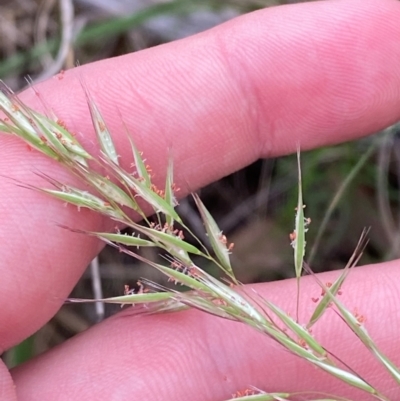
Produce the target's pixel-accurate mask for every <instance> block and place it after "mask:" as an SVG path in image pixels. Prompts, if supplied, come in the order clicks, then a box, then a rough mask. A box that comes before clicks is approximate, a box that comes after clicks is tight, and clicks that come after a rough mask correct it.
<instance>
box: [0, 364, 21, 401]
mask: <svg viewBox="0 0 400 401" xmlns="http://www.w3.org/2000/svg"><path fill="white" fill-rule="evenodd" d="M0 400H5V401H17V394H16V392H15V384H14V382H13V380H12V377H11V374H10V372H9V371H8V369H7V367H6V365H5V364H4V363H3V361H0Z"/></svg>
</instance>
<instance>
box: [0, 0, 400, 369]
mask: <svg viewBox="0 0 400 401" xmlns="http://www.w3.org/2000/svg"><path fill="white" fill-rule="evenodd" d="M293 2H294V1H279V0H276V1H271V0H215V1H213V0H201V1H200V0H199V1H198V0H179V1H166V0H113V1H109V0H74V1H72V0H59V1H56V0H43V1H39V0H9V1H7V0H6V1H2V2H1V3H0V79H2V80H3V81H5V82H6V83H7V84H8V85H9V86H10V87H11V88H12V89H13V90H15V91H17V90H19V89H22V88H23V87H25V86H26V77H27V76H30V77H31V78H32V80H33V82H35V81H38V80H43V79H45V78H48V77H50V76H52V75H53V74H56V73H57V72H59V71H60V70H61V69H67V68H71V67H73V66H74V64H75V63H76V61H77V60H79V63H80V64H85V63H88V62H92V61H95V60H100V59H104V58H108V57H113V56H117V55H120V54H125V53H129V52H135V51H139V50H141V49H144V48H147V47H151V46H155V45H158V44H161V43H165V42H169V41H172V40H175V39H179V38H182V37H185V36H189V35H191V34H194V33H196V32H200V31H203V30H205V29H208V28H211V27H212V26H214V25H217V24H220V23H222V22H224V21H227V20H229V19H231V18H234V17H236V16H238V15H240V14H243V13H246V12H250V11H253V10H256V9H259V8H264V7H269V6H274V5H278V4H284V3H293ZM398 131H399V127H398V126H394V127H391V128H390V129H388V130H386V131H385V132H383V133H381V134H380V135H378V136H374V137H373V138H366V139H364V140H361V141H357V142H353V143H347V144H343V145H340V146H335V147H329V148H323V149H318V150H316V151H312V152H307V153H303V154H302V165H303V180H304V182H303V191H304V199H305V203H306V204H307V209H306V216H308V217H310V218H311V219H312V224H311V226H310V230H309V233H308V257H309V258H310V257H311V258H312V261H310V262H311V265H312V267H313V269H314V271H326V270H333V269H338V268H341V267H343V266H344V265H345V263H346V262H347V260H348V258H349V257H350V255H351V253H352V252H353V250H354V248H355V245H356V243H357V241H358V238H359V235H360V233H361V230H362V228H363V227H366V226H371V228H372V229H371V232H370V242H369V245H368V247H367V250H366V252H365V254H364V256H363V258H362V263H364V264H365V263H372V262H378V261H383V260H389V259H394V258H397V257H400V255H399V253H400V251H399V249H400V247H399V245H400V235H399V223H400V215H399V202H400V199H399V196H398V188H399V185H400V181H399V180H400V147H399V146H398V145H397V143H398V142H399V136H398ZM27 196H29V194H27ZM201 197H202V199H203V201H204V203H205V204H206V206H207V207H208V208H209V210H210V211H211V213H212V215H213V216H214V218H215V219H216V220H217V222H218V224H219V225H220V228H221V229H222V230H223V232H224V234H225V235H226V236H227V237H228V240H229V242H234V243H235V248H234V252H233V255H232V261H233V264H234V266H235V267H236V272H237V276H238V278H239V279H240V280H241V281H243V282H245V283H251V282H261V281H269V280H278V279H284V278H287V277H292V276H293V274H294V273H293V262H292V260H293V256H292V255H293V252H292V248H291V247H290V240H289V233H290V232H291V231H292V230H293V225H294V213H295V211H294V208H295V205H296V202H297V167H296V160H295V157H294V156H288V157H282V158H279V159H274V160H272V159H270V160H260V161H257V162H256V163H254V164H252V165H251V166H249V167H247V168H245V169H243V170H241V171H239V172H237V173H235V174H232V175H230V176H228V177H225V178H223V179H222V180H220V181H218V182H216V183H214V184H212V185H210V186H208V187H206V188H204V189H202V190H201ZM332 202H333V203H332ZM332 205H334V207H332ZM179 212H180V213H181V215H182V216H183V217H184V219H185V220H186V221H187V222H188V224H189V225H190V227H191V228H192V230H193V231H194V232H195V233H196V234H198V236H199V238H204V234H203V228H202V224H201V222H200V219H199V217H198V214H197V213H196V211H195V207H194V204H193V202H192V200H191V199H190V198H188V199H185V200H182V201H181V203H180V206H179ZM324 219H325V221H324ZM313 246H315V249H313ZM145 252H146V256H147V257H149V258H153V259H154V258H157V254H154V255H151V254H149V252H151V251H149V250H148V249H146V251H145ZM152 252H154V251H152ZM96 262H98V265H97V264H96ZM55 268H56V262H55ZM210 268H212V267H210ZM140 277H146V278H149V279H152V280H154V281H157V282H160V283H162V284H165V278H164V277H160V275H159V274H158V273H157V272H155V271H154V270H152V269H151V268H148V267H147V266H145V265H140V264H138V263H137V262H136V261H134V260H132V259H130V258H128V257H127V256H126V255H124V254H121V253H116V252H113V251H112V250H110V249H105V250H104V251H103V252H102V254H101V255H100V256H99V258H98V260H97V261H95V263H93V264H92V266H91V267H89V268H88V270H87V272H86V273H85V275H84V276H83V277H82V279H81V280H80V282H79V283H78V284H77V286H76V288H75V289H74V291H73V293H72V294H71V296H73V297H82V298H93V297H96V294H97V296H98V294H99V293H98V292H97V293H96V290H94V288H95V287H96V286H97V291H99V287H101V291H102V293H103V296H104V297H107V296H116V295H121V294H122V293H123V289H124V285H125V284H128V285H129V286H130V287H135V285H136V282H137V280H138V279H139V278H140ZM117 310H119V308H118V307H115V306H113V307H111V306H106V308H105V310H103V309H102V306H101V305H97V309H96V306H95V305H93V304H87V305H66V306H64V307H63V308H62V309H61V310H60V312H59V313H58V314H57V315H56V316H55V317H54V318H53V319H52V320H51V321H50V322H49V323H48V324H47V325H46V326H45V327H43V328H42V329H41V330H40V331H39V332H38V333H36V334H35V335H33V336H32V337H31V338H29V339H28V340H26V341H25V342H24V343H22V344H21V345H19V346H17V347H15V348H14V349H12V350H10V351H8V352H7V353H6V354H5V355H4V356H3V357H4V359H5V360H6V363H7V364H8V365H9V366H14V365H16V364H18V363H21V362H22V361H24V360H26V359H28V358H30V357H31V356H32V355H35V354H37V353H40V352H43V351H45V350H47V349H49V348H51V347H53V346H55V345H57V344H59V343H61V342H63V341H65V339H67V338H69V337H71V336H73V335H75V334H76V333H79V332H81V331H83V330H85V329H87V328H88V327H89V326H90V325H92V324H94V323H95V322H97V321H99V320H101V319H103V318H104V317H105V316H108V315H110V314H112V313H115V311H117Z"/></svg>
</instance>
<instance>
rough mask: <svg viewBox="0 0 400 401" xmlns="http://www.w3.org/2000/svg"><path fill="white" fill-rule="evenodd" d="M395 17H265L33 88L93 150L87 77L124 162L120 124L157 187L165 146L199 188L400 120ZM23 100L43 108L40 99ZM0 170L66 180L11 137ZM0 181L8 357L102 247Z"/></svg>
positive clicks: (44, 202)
mask: <svg viewBox="0 0 400 401" xmlns="http://www.w3.org/2000/svg"><path fill="white" fill-rule="evenodd" d="M399 14H400V5H399V4H398V2H396V1H389V0H386V1H360V0H354V1H346V2H344V1H343V2H323V3H312V4H304V5H297V6H290V7H289V6H288V7H282V8H276V9H269V10H264V11H260V12H257V13H253V14H249V15H247V16H244V17H242V18H238V19H236V20H234V21H231V22H229V23H227V24H225V25H222V26H220V27H218V28H215V29H213V30H211V31H208V32H205V33H203V34H200V35H197V36H195V37H192V38H188V39H186V40H182V41H178V42H174V43H171V44H169V45H166V46H161V47H157V48H154V49H150V50H147V51H143V52H140V53H136V54H132V55H128V56H125V57H120V58H116V59H111V60H105V61H103V62H100V63H95V64H91V65H88V66H84V67H82V68H80V69H76V70H72V71H71V72H70V73H66V74H64V75H63V76H62V79H60V80H59V79H58V78H54V79H53V80H50V81H48V82H46V83H44V84H42V85H39V86H38V90H39V92H40V93H41V94H42V97H43V98H44V99H45V101H46V103H48V104H49V105H50V106H51V108H52V109H54V111H55V112H56V114H57V115H58V116H59V117H60V118H62V119H63V120H64V121H65V123H66V124H67V125H68V126H69V127H70V128H71V129H72V130H73V131H75V132H77V133H84V138H83V134H82V135H81V136H80V137H81V138H82V139H84V140H85V141H86V143H87V144H88V145H89V146H90V147H91V148H93V142H92V141H93V135H92V134H93V132H92V129H91V128H90V122H89V120H88V112H87V106H86V105H85V99H84V96H83V91H82V88H81V84H80V80H79V79H80V78H81V79H83V80H84V81H85V82H86V84H87V86H88V88H89V90H90V92H91V93H92V94H93V97H94V98H95V100H96V102H97V103H98V105H99V107H100V108H101V110H102V112H103V113H104V115H105V118H106V121H107V122H108V124H109V126H110V129H111V131H112V132H115V133H118V134H120V135H119V136H117V137H116V141H117V145H118V151H119V153H120V154H121V156H122V159H123V160H126V162H125V163H126V164H129V162H130V156H129V155H128V154H127V152H126V149H127V146H126V135H125V134H124V129H123V123H125V124H126V125H127V127H128V130H129V131H130V132H131V133H132V135H133V136H134V138H135V141H136V142H137V143H138V146H139V147H140V149H141V150H143V151H144V154H145V155H146V158H147V159H148V161H149V163H150V164H151V165H152V167H153V170H154V171H155V173H156V175H157V176H158V177H159V178H160V179H162V176H163V171H164V170H165V166H166V155H167V150H166V149H167V148H168V147H169V148H172V152H173V158H174V161H175V170H176V177H177V181H178V182H177V183H178V185H180V186H183V187H184V188H187V186H189V187H190V189H195V188H197V187H199V186H201V185H204V184H206V183H207V182H210V181H212V180H214V179H216V178H219V177H221V176H224V175H226V174H228V173H229V172H232V171H234V170H236V169H238V168H240V167H242V166H244V165H246V164H248V163H250V162H251V161H253V160H255V159H257V158H259V157H260V156H268V155H277V154H281V153H286V152H290V151H292V150H293V149H294V148H295V147H296V146H297V144H300V145H301V148H302V149H306V148H309V147H313V146H318V145H321V144H327V143H332V142H337V141H342V140H346V139H351V138H355V137H357V136H361V135H365V134H368V133H371V132H373V131H375V130H377V129H379V128H382V127H384V126H386V125H388V124H390V123H392V122H393V121H395V120H397V119H398V118H399V117H400V115H399V113H400V107H399V106H400V96H399V91H400V71H399V69H400V66H399V64H398V59H399V55H400V54H399V53H400V49H399V48H398V45H397V40H396V38H397V37H399V31H400V27H399V26H398V23H397V21H398V16H399ZM378 28H379V29H378ZM371 49H373V51H371ZM23 99H24V100H25V101H28V102H29V104H31V105H40V102H39V101H38V100H37V99H36V98H35V96H34V95H33V94H32V91H28V92H26V93H25V94H24V96H23ZM78 136H79V135H78ZM0 168H1V170H2V171H7V174H9V175H10V176H11V177H14V178H17V179H19V180H22V181H25V182H29V183H32V184H34V185H35V184H38V179H37V178H36V177H35V176H34V175H33V174H32V170H36V171H37V170H39V171H42V172H50V173H51V175H52V176H53V177H56V178H58V179H61V180H62V179H64V178H65V179H67V178H66V176H65V175H62V173H61V172H60V170H59V169H57V168H56V166H55V165H54V163H51V162H47V161H44V160H43V158H41V157H39V156H38V155H37V154H35V152H31V153H29V152H28V151H27V150H26V148H25V147H24V146H22V145H20V144H18V143H17V142H15V141H13V139H12V138H11V139H9V138H7V139H4V140H3V139H2V144H1V147H0ZM0 185H1V188H0V189H1V191H0V194H1V195H0V196H1V198H0V212H1V215H2V218H3V220H2V228H1V230H2V231H1V232H0V239H1V240H2V244H3V247H2V251H1V252H2V255H1V256H2V257H1V260H2V266H1V267H2V277H3V280H2V282H3V283H4V288H3V289H2V291H1V292H0V302H1V301H2V302H3V304H7V305H9V308H7V310H6V311H1V312H0V327H2V328H4V329H3V333H2V335H1V337H0V346H1V347H3V348H6V347H9V346H10V345H12V344H15V343H16V342H18V341H20V340H21V339H22V338H24V337H26V336H27V335H28V334H30V333H32V332H33V331H34V330H36V329H37V328H38V327H39V326H40V325H42V324H43V323H44V322H45V321H46V320H48V319H49V317H50V316H52V314H54V312H55V311H56V310H57V308H58V307H59V306H60V305H61V303H62V300H63V299H64V298H65V296H67V294H68V293H69V291H70V290H71V288H72V287H73V285H74V283H75V282H76V281H77V279H78V277H79V276H80V275H81V273H82V271H83V269H84V267H85V266H86V264H87V263H88V262H89V260H90V259H91V258H92V257H93V256H94V254H95V253H96V252H97V250H98V245H97V244H96V242H94V241H93V240H91V239H86V238H83V237H81V236H77V235H73V234H71V233H67V232H66V231H64V230H61V229H60V228H59V227H57V225H56V224H55V223H61V224H65V225H68V226H70V227H74V228H86V229H99V228H100V227H104V222H103V221H102V220H101V219H100V218H98V217H96V216H93V215H92V214H91V213H86V212H81V213H80V214H78V213H76V211H75V210H74V209H73V208H70V207H69V208H65V207H64V206H63V205H60V204H59V203H57V202H54V201H52V200H49V199H45V198H44V197H43V196H42V195H39V194H36V193H32V192H29V193H27V192H26V191H25V190H22V189H21V188H18V187H16V186H15V185H13V184H12V183H11V182H9V181H3V182H2V183H1V184H0ZM27 197H29V200H27ZM22 222H23V228H21V227H22ZM38 233H39V235H38ZM21 249H26V251H24V252H21ZM71 250H76V251H75V252H73V251H71ZM21 293H23V294H24V296H21V295H20V294H21ZM10 300H12V302H10Z"/></svg>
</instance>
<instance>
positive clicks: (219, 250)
mask: <svg viewBox="0 0 400 401" xmlns="http://www.w3.org/2000/svg"><path fill="white" fill-rule="evenodd" d="M193 199H194V201H195V203H196V206H197V209H198V210H199V212H200V215H201V218H202V220H203V223H204V226H205V228H206V231H207V235H208V238H209V240H210V243H211V247H212V249H213V251H214V252H215V255H216V257H217V259H218V261H219V263H220V266H221V268H222V269H223V270H224V272H225V273H226V274H227V275H228V276H229V277H230V278H231V279H232V280H234V282H236V278H235V274H234V272H233V270H232V266H231V261H230V259H229V252H230V251H229V247H228V245H227V240H226V237H225V236H224V235H223V234H222V231H221V230H220V229H219V227H218V225H217V223H216V222H215V220H214V218H213V217H212V216H211V214H210V213H209V211H208V210H207V209H206V207H205V206H204V204H203V202H202V201H201V200H200V198H199V196H198V195H197V194H193Z"/></svg>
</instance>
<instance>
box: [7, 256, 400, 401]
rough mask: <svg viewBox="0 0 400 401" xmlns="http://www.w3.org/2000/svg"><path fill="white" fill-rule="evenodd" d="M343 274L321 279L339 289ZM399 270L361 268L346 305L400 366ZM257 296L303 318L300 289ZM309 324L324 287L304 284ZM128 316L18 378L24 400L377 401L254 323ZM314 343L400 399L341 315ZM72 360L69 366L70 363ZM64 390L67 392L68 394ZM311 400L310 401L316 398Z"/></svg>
mask: <svg viewBox="0 0 400 401" xmlns="http://www.w3.org/2000/svg"><path fill="white" fill-rule="evenodd" d="M338 274H339V273H338V272H333V273H332V272H330V273H324V274H321V275H319V278H320V279H322V280H323V281H324V282H326V281H333V280H334V279H335V278H336V277H337V276H338ZM399 279H400V273H399V262H390V263H386V264H382V265H377V266H369V267H362V268H357V269H355V270H353V271H352V272H351V274H350V275H349V276H348V278H347V279H346V282H345V284H344V285H343V288H342V289H343V294H342V295H340V301H341V302H343V303H344V304H345V305H346V306H347V307H348V308H349V310H355V309H357V311H358V313H360V314H362V315H363V316H364V317H365V318H366V322H365V323H364V327H365V328H366V330H368V332H369V333H370V335H371V336H372V338H373V339H374V340H375V341H376V343H377V344H378V347H379V348H380V349H381V351H382V352H384V353H385V354H386V355H387V356H388V357H389V358H391V359H392V360H393V361H394V362H395V363H397V365H399V364H400V352H399V351H400V348H399V344H398V333H399V330H400V323H399V322H400V319H399V318H400V312H399V308H398V306H397V305H398V302H399V300H400V297H399V295H400V294H399V288H398V286H396V285H395V284H394V283H396V282H398V280H399ZM250 287H253V288H257V291H259V292H260V293H261V294H263V295H264V296H265V297H266V298H267V299H268V300H270V301H272V302H275V303H276V304H278V306H280V307H281V308H283V310H285V311H288V312H289V313H292V315H293V314H294V313H295V308H296V306H295V303H296V282H295V280H285V281H280V282H274V283H269V284H264V285H257V286H254V285H250ZM301 289H302V290H301V294H302V297H301V304H300V305H301V308H300V321H301V322H304V323H306V322H307V317H310V316H311V313H312V310H313V308H315V303H313V301H312V300H311V298H312V297H314V296H320V293H321V289H320V288H319V286H318V284H317V283H316V282H315V280H314V278H313V277H304V278H303V279H302V282H301ZM129 314H130V310H127V311H125V312H124V313H121V314H118V315H116V316H114V317H113V318H110V319H108V320H106V321H104V322H103V323H101V324H99V325H97V326H95V327H93V328H91V329H90V330H89V331H87V332H85V333H83V334H81V335H79V336H76V337H74V338H73V339H72V340H70V341H68V342H66V343H64V344H63V345H61V346H59V347H57V348H55V349H53V350H51V351H49V352H47V353H46V354H44V355H43V356H40V357H38V358H36V359H35V360H33V361H31V362H28V363H27V364H25V365H22V366H21V367H18V368H17V369H16V370H15V371H13V372H12V374H13V377H14V380H15V383H16V388H17V394H18V397H19V398H18V399H19V400H20V401H24V400H28V399H29V401H35V400H41V401H47V400H49V401H50V400H53V399H54V394H57V401H63V400H71V399H74V400H77V401H79V400H109V399H116V398H118V399H125V398H126V399H129V397H130V396H132V394H134V395H135V398H137V399H142V400H165V401H168V400H174V401H180V400H182V401H183V400H188V399H190V400H192V401H197V400H199V401H200V400H201V401H207V400H209V401H213V400H222V399H228V398H229V397H230V396H231V395H232V394H233V393H235V392H236V391H238V390H244V389H246V388H249V387H250V386H255V387H257V388H260V389H263V390H265V391H269V392H304V391H313V392H324V393H329V394H333V395H335V396H342V397H349V398H350V399H358V400H361V399H362V400H369V399H371V398H369V397H368V396H367V394H365V393H362V392H360V391H355V390H354V389H353V390H352V389H350V388H349V387H348V386H347V385H345V384H344V383H343V382H340V381H338V380H337V379H333V378H331V377H330V376H329V375H328V374H326V373H321V371H319V370H318V369H316V368H315V367H312V366H310V365H309V364H308V363H306V362H304V361H302V360H300V358H296V357H294V356H292V355H291V354H290V353H288V352H287V351H284V350H283V349H282V348H281V347H280V346H279V345H277V344H276V343H274V342H272V341H271V340H269V339H267V338H266V336H265V335H264V334H261V333H259V332H257V331H255V330H254V329H252V328H249V327H246V326H245V325H244V324H239V323H234V322H229V321H227V320H224V319H219V318H216V317H212V316H209V315H206V314H205V313H201V312H195V311H189V312H183V313H176V314H167V315H159V316H150V317H149V316H147V317H144V316H139V317H138V316H136V317H133V316H129ZM312 335H313V336H314V337H315V338H316V339H317V340H318V341H320V342H321V343H322V344H323V345H324V346H325V347H326V348H327V349H328V350H329V351H331V352H333V354H334V355H335V356H336V357H338V358H340V360H342V361H344V362H346V363H348V364H349V366H350V367H351V368H352V369H354V370H355V371H356V372H357V373H358V374H360V375H361V377H363V378H364V379H365V380H367V381H368V382H369V383H371V384H372V385H373V386H375V387H376V388H377V389H378V390H381V391H383V394H385V395H386V396H387V397H388V399H398V398H399V395H400V391H399V388H398V385H396V384H395V383H394V381H393V380H392V379H391V377H390V375H389V374H388V373H387V372H386V371H385V370H384V369H383V368H382V366H381V365H380V364H379V362H378V361H377V360H376V359H374V357H373V356H372V355H371V354H370V353H369V352H368V351H367V350H366V348H365V347H364V346H362V345H361V344H360V342H359V341H358V340H357V338H356V337H355V335H354V334H353V333H352V331H351V330H350V329H349V328H348V327H347V326H346V325H345V324H344V322H343V321H342V320H341V319H340V317H339V316H338V315H337V314H336V313H335V312H334V311H333V309H328V310H327V311H326V315H325V316H324V317H323V318H322V319H321V320H320V321H319V322H317V324H316V325H315V326H314V327H313V329H312ZM60 361H62V363H60ZM61 383H62V392H61V393H60V391H59V388H60V384H61ZM307 399H308V398H307Z"/></svg>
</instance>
